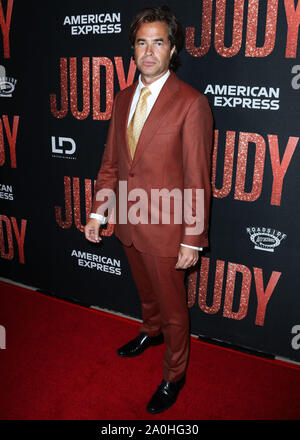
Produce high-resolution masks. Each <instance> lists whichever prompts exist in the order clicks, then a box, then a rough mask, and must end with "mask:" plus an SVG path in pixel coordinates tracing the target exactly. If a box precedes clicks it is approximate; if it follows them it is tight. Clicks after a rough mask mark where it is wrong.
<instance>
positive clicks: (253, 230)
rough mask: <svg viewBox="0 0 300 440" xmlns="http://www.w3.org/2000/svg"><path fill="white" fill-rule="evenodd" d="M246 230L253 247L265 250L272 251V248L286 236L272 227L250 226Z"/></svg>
mask: <svg viewBox="0 0 300 440" xmlns="http://www.w3.org/2000/svg"><path fill="white" fill-rule="evenodd" d="M247 232H248V234H249V235H250V240H251V241H252V243H254V249H258V250H260V251H267V252H274V249H275V248H276V247H277V246H279V245H280V244H281V242H282V240H283V239H285V238H286V237H287V235H286V234H284V233H283V232H280V231H277V230H276V229H273V228H265V227H250V228H247Z"/></svg>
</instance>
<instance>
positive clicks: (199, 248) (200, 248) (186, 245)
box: [180, 243, 203, 251]
mask: <svg viewBox="0 0 300 440" xmlns="http://www.w3.org/2000/svg"><path fill="white" fill-rule="evenodd" d="M180 246H184V247H188V248H191V249H196V250H197V251H203V248H202V247H196V246H190V245H189V244H183V243H180Z"/></svg>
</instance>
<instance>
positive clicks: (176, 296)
mask: <svg viewBox="0 0 300 440" xmlns="http://www.w3.org/2000/svg"><path fill="white" fill-rule="evenodd" d="M124 250H125V252H126V255H127V259H128V262H129V265H130V268H131V272H132V276H133V279H134V281H135V284H136V286H137V289H138V292H139V296H140V299H141V305H142V317H143V322H142V326H141V328H140V332H144V333H147V334H148V335H149V336H157V335H158V334H160V333H161V332H162V333H163V335H164V340H165V345H166V346H165V353H164V359H163V378H164V379H165V380H166V381H168V382H176V381H178V380H180V379H181V378H182V377H183V376H184V374H185V372H186V368H187V364H188V357H189V349H190V323H189V313H188V307H187V299H186V289H185V284H184V277H185V271H184V270H181V269H175V264H176V262H177V258H176V257H160V256H155V255H149V254H146V253H142V252H140V251H138V250H137V249H136V248H135V247H134V246H133V245H131V246H124Z"/></svg>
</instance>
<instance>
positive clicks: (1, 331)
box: [0, 325, 6, 350]
mask: <svg viewBox="0 0 300 440" xmlns="http://www.w3.org/2000/svg"><path fill="white" fill-rule="evenodd" d="M0 349H2V350H5V349H6V331H5V327H3V325H0Z"/></svg>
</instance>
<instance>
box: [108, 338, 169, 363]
mask: <svg viewBox="0 0 300 440" xmlns="http://www.w3.org/2000/svg"><path fill="white" fill-rule="evenodd" d="M163 342H164V336H163V334H162V333H161V334H160V335H158V336H148V335H147V333H140V334H139V335H138V336H137V337H136V338H135V339H133V340H132V341H129V342H128V343H127V344H125V345H123V346H122V347H121V348H119V349H118V350H117V353H118V355H119V356H121V357H134V356H138V355H139V354H141V353H143V351H145V350H146V348H148V347H151V346H154V345H160V344H162V343H163Z"/></svg>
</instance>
